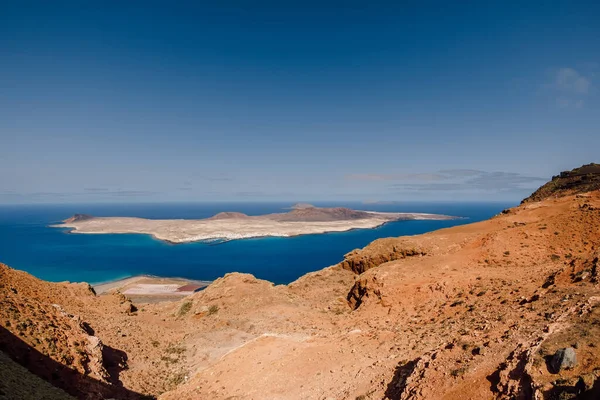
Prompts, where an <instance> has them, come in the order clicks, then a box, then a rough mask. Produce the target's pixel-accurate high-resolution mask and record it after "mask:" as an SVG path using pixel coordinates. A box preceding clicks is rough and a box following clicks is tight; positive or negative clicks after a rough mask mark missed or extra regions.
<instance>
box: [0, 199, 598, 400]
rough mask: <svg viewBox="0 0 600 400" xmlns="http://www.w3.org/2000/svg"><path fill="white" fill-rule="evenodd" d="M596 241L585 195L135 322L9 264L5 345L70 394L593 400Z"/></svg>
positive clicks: (230, 284) (152, 310)
mask: <svg viewBox="0 0 600 400" xmlns="http://www.w3.org/2000/svg"><path fill="white" fill-rule="evenodd" d="M599 241H600V193H599V192H598V191H592V192H587V193H583V194H571V195H565V196H562V197H555V196H550V197H548V198H545V199H543V200H542V201H539V202H534V201H528V202H526V203H525V204H523V205H521V206H519V207H517V208H514V209H510V210H506V211H505V212H503V213H502V214H501V215H498V216H496V217H494V218H492V219H491V220H488V221H483V222H479V223H475V224H469V225H464V226H460V227H454V228H448V229H443V230H440V231H436V232H431V233H428V234H424V235H419V236H414V237H401V238H387V239H381V240H377V241H375V242H373V243H372V244H370V245H369V246H367V247H366V248H364V249H361V250H356V251H353V252H351V253H349V254H348V255H347V256H346V258H345V260H343V261H342V262H341V263H340V264H338V265H336V266H333V267H329V268H326V269H324V270H321V271H318V272H315V273H311V274H308V275H306V276H304V277H302V278H300V279H298V280H297V281H296V282H293V283H291V284H290V285H287V286H283V285H279V286H277V285H273V284H271V283H270V282H266V281H262V280H258V279H256V278H254V277H253V276H251V275H246V274H237V273H234V274H228V275H226V276H225V277H223V278H221V279H218V280H217V281H215V282H214V283H213V284H211V285H210V286H208V287H207V288H206V289H205V290H203V291H201V292H199V293H196V294H194V295H192V296H190V297H188V298H186V299H184V300H182V301H180V302H175V303H160V304H155V305H138V307H137V309H136V307H135V306H134V305H133V304H131V303H130V302H129V301H128V299H126V298H125V297H124V296H122V295H119V294H110V295H102V296H95V295H94V293H92V292H91V291H90V290H89V287H88V286H87V285H81V284H80V285H73V284H50V283H46V282H41V281H39V280H37V279H35V278H33V277H31V276H29V275H27V274H25V273H22V272H18V271H14V270H10V269H8V268H7V267H4V266H3V267H1V270H0V273H1V276H0V279H1V280H0V282H1V285H2V286H1V287H0V290H1V295H2V297H0V301H1V302H2V304H1V307H0V325H1V326H2V327H1V328H0V330H1V331H0V332H2V333H3V334H2V335H0V340H1V342H0V343H1V345H2V351H4V352H5V353H6V354H8V355H9V356H10V357H11V358H13V359H14V360H15V361H17V362H18V363H20V364H22V365H24V366H25V367H27V368H29V369H30V370H31V371H32V372H33V373H35V374H36V375H38V376H40V377H42V378H43V379H44V380H46V381H48V382H50V383H52V384H53V385H54V386H57V387H63V388H65V390H67V391H68V392H69V393H70V394H71V395H73V396H75V397H78V398H103V397H104V398H110V397H113V398H140V397H142V396H144V395H147V396H151V397H159V398H160V399H165V400H183V399H384V398H387V399H409V398H410V399H448V400H451V399H452V400H453V399H457V400H458V399H555V398H561V399H569V398H583V399H586V398H587V399H595V398H598V397H599V396H600V378H599V377H600V282H599V281H600V276H599V274H600V272H599V269H598V268H599V266H598V262H599V261H598V257H599V256H600V247H599V245H600V243H599ZM14 343H17V344H18V343H22V344H20V346H21V347H18V346H15V345H14ZM564 348H567V349H570V350H569V352H573V353H574V355H575V356H576V360H574V359H568V360H566V359H565V360H566V361H565V363H564V365H563V367H559V368H555V365H554V364H555V361H554V360H553V357H554V355H555V353H556V352H557V350H560V349H564ZM26 349H29V350H26ZM36 352H37V353H36ZM38 353H39V354H38ZM24 354H34V355H35V356H36V357H37V358H35V359H43V360H46V361H45V363H42V364H41V365H42V366H44V368H40V367H39V365H40V363H38V362H31V358H30V356H24ZM568 354H571V353H568ZM44 357H45V358H44ZM567 361H568V362H567ZM0 365H2V364H0ZM57 366H58V368H57ZM52 368H54V369H53V370H52ZM55 370H58V371H59V372H60V371H62V373H61V374H59V375H58V377H56V376H54V375H53V373H52V371H55ZM66 370H68V371H66ZM65 371H66V372H65ZM69 371H72V372H69ZM65 383H66V385H65ZM121 385H122V386H121ZM5 386H6V385H5ZM5 386H0V391H4V393H5V394H4V396H5V397H6V396H8V398H10V395H7V394H6V393H8V392H7V390H9V389H7V388H5ZM13 386H14V385H13ZM69 388H70V389H69ZM1 396H2V395H1V394H0V398H1Z"/></svg>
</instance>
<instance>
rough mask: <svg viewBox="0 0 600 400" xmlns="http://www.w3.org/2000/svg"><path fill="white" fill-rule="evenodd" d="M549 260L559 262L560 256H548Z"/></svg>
mask: <svg viewBox="0 0 600 400" xmlns="http://www.w3.org/2000/svg"><path fill="white" fill-rule="evenodd" d="M550 259H551V260H552V261H558V260H560V256H559V255H558V254H552V255H551V256H550Z"/></svg>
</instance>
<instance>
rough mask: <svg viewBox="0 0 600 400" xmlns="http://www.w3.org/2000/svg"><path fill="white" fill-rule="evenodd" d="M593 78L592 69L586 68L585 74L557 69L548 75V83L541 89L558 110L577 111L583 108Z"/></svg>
mask: <svg viewBox="0 0 600 400" xmlns="http://www.w3.org/2000/svg"><path fill="white" fill-rule="evenodd" d="M584 69H585V68H584ZM593 77H594V73H593V68H588V71H587V73H584V72H582V71H580V70H576V69H575V68H571V67H563V68H557V69H554V70H552V71H551V72H550V73H549V81H548V82H547V83H545V84H544V85H543V86H542V87H543V88H544V89H545V90H547V91H549V93H551V95H552V96H553V97H554V102H555V104H556V106H557V107H558V108H576V109H577V108H582V107H583V106H584V104H585V97H586V96H588V95H589V94H590V92H591V90H592V78H593Z"/></svg>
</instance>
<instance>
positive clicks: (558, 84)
mask: <svg viewBox="0 0 600 400" xmlns="http://www.w3.org/2000/svg"><path fill="white" fill-rule="evenodd" d="M553 84H554V87H555V88H556V89H558V90H561V91H565V92H570V93H577V94H587V93H588V92H589V90H590V86H591V84H592V83H591V81H590V80H589V79H588V78H586V77H585V76H583V75H581V74H580V73H579V72H578V71H577V70H575V69H573V68H559V69H558V70H556V72H555V73H554V83H553Z"/></svg>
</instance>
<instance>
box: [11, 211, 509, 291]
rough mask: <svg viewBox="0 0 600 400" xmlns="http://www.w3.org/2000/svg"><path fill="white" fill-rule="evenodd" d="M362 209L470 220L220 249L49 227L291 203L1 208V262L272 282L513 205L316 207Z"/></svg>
mask: <svg viewBox="0 0 600 400" xmlns="http://www.w3.org/2000/svg"><path fill="white" fill-rule="evenodd" d="M315 204H316V205H319V206H345V207H349V208H353V209H359V210H372V211H397V212H426V213H439V214H447V215H455V216H460V217H466V218H465V219H457V220H450V221H399V222H393V223H389V224H387V225H384V226H382V227H379V228H376V229H364V230H353V231H349V232H343V233H328V234H320V235H305V236H297V237H292V238H258V239H244V240H237V241H230V242H226V243H221V244H208V243H186V244H168V243H164V242H161V241H158V240H155V239H153V238H152V237H150V236H147V235H137V234H119V235H112V234H111V235H85V234H69V233H67V232H66V231H65V230H63V229H57V228H50V227H48V225H50V224H54V223H57V222H59V221H61V220H63V219H66V218H68V217H70V216H71V215H73V214H75V213H84V214H90V215H95V216H135V217H143V218H206V217H210V216H212V215H214V214H216V213H218V212H220V211H239V212H243V213H246V214H249V215H260V214H266V213H271V212H284V211H286V208H289V207H290V206H291V204H290V203H219V204H208V203H197V204H181V203H180V204H174V203H173V204H112V205H105V204H103V205H99V204H94V205H85V204H68V205H15V206H0V262H3V263H5V264H8V265H9V266H11V267H13V268H16V269H21V270H25V271H27V272H29V273H31V274H33V275H35V276H37V277H38V278H41V279H45V280H49V281H71V282H79V281H86V282H90V283H99V282H106V281H110V280H114V279H120V278H125V277H128V276H133V275H139V274H151V275H158V276H169V277H185V278H191V279H201V280H213V279H216V278H218V277H220V276H223V275H224V274H226V273H228V272H234V271H237V272H248V273H251V274H254V275H255V276H256V277H258V278H262V279H268V280H270V281H273V282H275V283H289V282H291V281H293V280H295V279H297V278H298V277H300V276H302V275H303V274H305V273H307V272H310V271H316V270H319V269H321V268H323V267H327V266H329V265H333V264H336V263H338V262H339V261H341V260H342V258H343V256H344V254H346V253H347V252H349V251H351V250H353V249H356V248H360V247H364V246H366V245H367V244H368V243H370V242H371V241H373V240H375V239H377V238H382V237H391V236H402V235H415V234H420V233H424V232H428V231H432V230H436V229H440V228H445V227H449V226H453V225H461V224H465V223H471V222H476V221H481V220H484V219H488V218H490V217H492V216H493V215H496V214H498V213H499V212H500V211H502V210H503V209H504V208H507V207H512V206H514V205H516V204H511V203H402V204H388V205H384V204H369V205H365V204H362V203H335V204H332V203H315Z"/></svg>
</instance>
